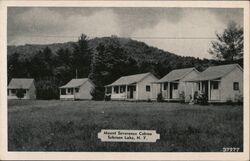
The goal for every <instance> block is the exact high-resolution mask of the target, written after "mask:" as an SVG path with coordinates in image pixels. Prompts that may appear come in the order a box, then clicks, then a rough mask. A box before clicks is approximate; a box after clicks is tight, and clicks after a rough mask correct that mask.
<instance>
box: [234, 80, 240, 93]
mask: <svg viewBox="0 0 250 161" xmlns="http://www.w3.org/2000/svg"><path fill="white" fill-rule="evenodd" d="M239 89H240V88H239V82H234V90H235V91H236V90H239Z"/></svg>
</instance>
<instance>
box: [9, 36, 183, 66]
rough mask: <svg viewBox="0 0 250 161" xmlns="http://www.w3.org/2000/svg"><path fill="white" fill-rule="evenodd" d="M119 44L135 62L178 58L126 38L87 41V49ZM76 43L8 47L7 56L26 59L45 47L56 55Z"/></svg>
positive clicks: (71, 48) (104, 38)
mask: <svg viewBox="0 0 250 161" xmlns="http://www.w3.org/2000/svg"><path fill="white" fill-rule="evenodd" d="M117 41H118V42H119V43H120V45H121V47H122V48H124V50H126V53H127V55H128V56H130V57H132V58H134V59H135V60H137V61H140V62H142V61H152V62H156V61H159V60H165V59H166V58H174V59H176V58H178V57H180V56H177V55H175V54H172V53H170V52H167V51H163V50H159V49H157V48H155V47H150V46H148V45H147V44H145V43H143V42H139V41H136V40H132V39H127V38H117V37H103V38H94V39H90V40H88V45H89V48H91V49H93V50H94V51H95V49H96V47H97V46H98V45H99V44H101V43H103V44H110V43H114V42H117ZM74 44H76V42H66V43H54V44H48V45H37V44H26V45H20V46H8V55H9V54H12V53H15V52H17V53H20V54H22V55H23V56H26V57H27V58H28V57H30V56H32V55H34V54H35V53H36V52H38V51H39V50H43V49H44V48H45V47H49V48H50V49H51V51H52V53H56V52H57V51H58V50H59V49H60V48H63V49H66V48H67V49H69V50H70V51H72V50H73V45H74Z"/></svg>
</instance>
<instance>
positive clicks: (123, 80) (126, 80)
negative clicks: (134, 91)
mask: <svg viewBox="0 0 250 161" xmlns="http://www.w3.org/2000/svg"><path fill="white" fill-rule="evenodd" d="M150 74H151V73H142V74H135V75H129V76H123V77H120V78H119V79H117V80H116V81H115V82H113V83H112V84H109V85H107V86H117V85H129V84H133V83H137V82H140V81H141V80H142V79H144V78H145V77H146V76H148V75H150Z"/></svg>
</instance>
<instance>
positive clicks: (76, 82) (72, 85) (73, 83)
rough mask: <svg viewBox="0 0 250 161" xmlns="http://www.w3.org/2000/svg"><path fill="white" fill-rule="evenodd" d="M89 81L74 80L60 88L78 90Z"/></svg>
mask: <svg viewBox="0 0 250 161" xmlns="http://www.w3.org/2000/svg"><path fill="white" fill-rule="evenodd" d="M87 81H89V79H88V78H80V79H72V80H71V81H69V82H68V83H67V84H66V85H64V86H61V87H60V88H76V87H79V86H81V85H83V84H84V83H85V82H87Z"/></svg>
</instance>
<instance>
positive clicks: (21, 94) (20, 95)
mask: <svg viewBox="0 0 250 161" xmlns="http://www.w3.org/2000/svg"><path fill="white" fill-rule="evenodd" d="M24 91H25V90H24V89H22V88H19V89H17V92H16V96H17V98H19V99H21V98H23V97H24Z"/></svg>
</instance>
